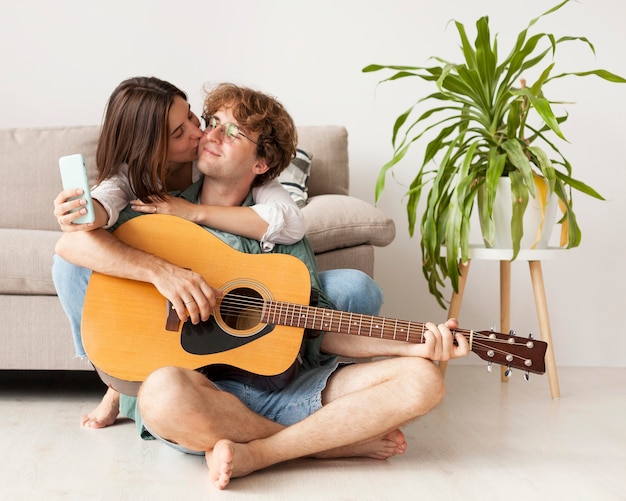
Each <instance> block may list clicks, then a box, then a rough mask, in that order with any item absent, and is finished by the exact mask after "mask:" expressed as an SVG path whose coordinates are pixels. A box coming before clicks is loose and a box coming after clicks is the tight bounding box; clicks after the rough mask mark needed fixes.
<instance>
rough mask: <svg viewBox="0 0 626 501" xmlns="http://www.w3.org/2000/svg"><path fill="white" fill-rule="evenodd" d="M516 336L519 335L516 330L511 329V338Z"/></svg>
mask: <svg viewBox="0 0 626 501" xmlns="http://www.w3.org/2000/svg"><path fill="white" fill-rule="evenodd" d="M516 334H517V332H515V330H514V329H511V330H510V331H509V336H515V335H516Z"/></svg>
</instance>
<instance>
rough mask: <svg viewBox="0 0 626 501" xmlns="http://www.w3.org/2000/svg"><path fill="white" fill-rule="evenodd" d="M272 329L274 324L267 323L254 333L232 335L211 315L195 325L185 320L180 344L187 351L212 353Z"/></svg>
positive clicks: (252, 338)
mask: <svg viewBox="0 0 626 501" xmlns="http://www.w3.org/2000/svg"><path fill="white" fill-rule="evenodd" d="M273 330H274V325H271V324H268V325H265V327H264V328H263V329H261V330H260V331H259V332H257V333H256V334H252V335H250V336H245V337H241V336H233V335H232V334H230V333H228V332H226V331H224V329H222V328H221V327H220V325H219V324H218V323H217V322H216V321H215V318H214V317H211V318H209V320H207V321H206V322H200V323H198V324H196V325H194V324H192V323H191V322H185V324H184V325H183V328H182V331H181V333H180V344H181V346H182V348H183V350H185V351H186V352H187V353H191V354H193V355H212V354H214V353H223V352H227V351H228V350H232V349H234V348H238V347H240V346H243V345H246V344H248V343H251V342H253V341H256V340H257V339H259V338H261V337H263V336H265V335H266V334H269V333H270V332H272V331H273Z"/></svg>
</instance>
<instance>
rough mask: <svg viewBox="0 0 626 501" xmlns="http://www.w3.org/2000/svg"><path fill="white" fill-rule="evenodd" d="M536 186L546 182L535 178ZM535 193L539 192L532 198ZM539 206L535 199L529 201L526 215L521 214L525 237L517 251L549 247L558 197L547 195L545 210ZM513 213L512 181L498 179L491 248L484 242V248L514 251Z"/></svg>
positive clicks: (541, 203) (537, 200) (541, 202)
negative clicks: (512, 234)
mask: <svg viewBox="0 0 626 501" xmlns="http://www.w3.org/2000/svg"><path fill="white" fill-rule="evenodd" d="M535 182H536V183H537V182H545V181H544V180H543V179H540V178H538V179H536V180H535ZM538 193H539V190H535V195H537V194H538ZM542 205H543V201H541V200H539V199H538V198H536V197H535V198H531V199H530V200H529V201H528V205H527V206H526V212H525V213H524V220H523V232H524V234H523V236H522V240H521V242H520V249H545V248H546V247H547V246H548V242H549V241H550V236H551V235H552V230H553V228H554V225H555V217H556V209H557V205H558V197H557V196H556V195H555V194H554V193H550V194H549V195H548V200H547V204H546V206H545V208H544V207H542ZM512 212H513V209H512V202H511V181H510V179H509V178H508V177H501V178H500V180H499V182H498V191H497V192H496V198H495V201H494V205H493V219H494V224H495V234H494V240H493V245H488V244H487V243H486V242H485V245H487V246H488V247H493V248H495V249H511V248H513V243H512V238H511V215H512Z"/></svg>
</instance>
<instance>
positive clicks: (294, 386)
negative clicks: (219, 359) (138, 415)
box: [144, 357, 339, 456]
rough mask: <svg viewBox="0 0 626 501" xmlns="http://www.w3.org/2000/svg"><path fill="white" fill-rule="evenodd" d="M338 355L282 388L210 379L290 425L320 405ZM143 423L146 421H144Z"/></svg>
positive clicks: (183, 449)
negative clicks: (265, 388)
mask: <svg viewBox="0 0 626 501" xmlns="http://www.w3.org/2000/svg"><path fill="white" fill-rule="evenodd" d="M338 367H339V362H338V361H337V357H333V358H330V359H329V360H327V361H326V362H325V363H324V364H323V365H322V366H321V367H316V368H315V369H310V370H305V371H300V373H299V374H298V375H297V376H296V378H295V379H294V380H293V381H292V382H291V383H289V384H288V385H287V386H286V387H285V388H283V389H282V390H275V391H267V390H259V389H257V388H255V387H254V386H250V385H248V384H244V383H241V382H239V381H235V380H229V379H226V380H221V381H211V382H212V383H213V384H214V385H215V386H216V387H217V388H218V389H220V390H222V391H227V392H228V393H231V394H233V395H235V396H236V397H237V398H239V400H241V401H242V402H243V403H244V404H245V405H246V407H248V409H250V410H251V411H253V412H255V413H257V414H260V415H261V416H264V417H266V418H268V419H271V420H272V421H276V422H277V423H280V424H282V425H285V426H290V425H292V424H294V423H297V422H298V421H301V420H303V419H304V418H306V417H308V416H310V415H311V414H313V413H314V412H315V411H317V410H319V409H321V407H322V391H323V390H324V388H326V383H327V382H328V378H329V377H330V376H331V375H332V374H333V372H335V371H336V370H337V368H338ZM144 426H145V424H144ZM146 429H147V430H148V431H149V432H150V434H151V435H152V436H153V437H154V438H156V439H157V440H161V441H162V442H164V443H166V444H167V445H169V446H170V447H173V448H174V449H176V450H178V451H180V452H184V453H186V454H196V455H202V456H203V455H204V451H194V450H191V449H187V448H186V447H182V446H180V445H178V444H175V443H173V442H169V441H168V440H165V439H164V438H161V437H159V436H158V435H157V434H155V433H153V432H152V431H150V429H148V428H147V427H146Z"/></svg>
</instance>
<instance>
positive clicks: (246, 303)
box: [219, 294, 525, 360]
mask: <svg viewBox="0 0 626 501" xmlns="http://www.w3.org/2000/svg"><path fill="white" fill-rule="evenodd" d="M264 309H267V310H268V316H272V317H273V318H274V320H276V318H278V319H279V321H280V319H281V317H284V318H285V320H287V317H289V316H292V317H293V316H295V315H298V316H299V315H300V313H301V312H311V311H313V312H317V311H318V310H320V309H321V310H324V309H323V308H316V307H312V306H307V305H299V304H290V303H282V302H276V301H271V300H265V299H263V298H256V297H252V296H245V295H239V294H228V295H226V296H225V297H224V298H223V299H222V301H221V303H220V307H219V310H220V312H221V313H222V314H227V315H237V316H239V317H241V318H243V319H248V320H257V321H260V320H261V316H262V314H263V311H264ZM283 309H284V310H285V311H282V310H283ZM295 309H299V313H297V314H296V313H295V312H294V311H293V310H295ZM289 310H292V311H291V312H290V311H289ZM330 311H331V318H330V320H329V321H328V322H327V324H330V325H331V328H332V324H333V318H332V317H333V316H335V315H336V313H337V312H336V311H335V310H330ZM290 313H291V315H290ZM338 313H340V314H342V315H345V316H350V318H351V319H353V318H354V317H356V318H357V319H359V327H360V330H363V327H365V329H364V330H368V328H369V330H370V332H371V331H372V329H374V326H376V330H375V332H376V333H378V332H380V334H381V335H382V337H387V338H390V337H391V338H399V339H405V340H406V341H408V342H421V337H422V333H423V328H424V324H422V323H420V322H414V321H408V320H396V319H384V318H383V317H375V316H371V315H362V314H359V313H350V312H341V311H340V312H338ZM317 320H318V322H319V323H320V330H323V329H322V327H324V325H323V322H324V320H327V319H323V318H320V319H317ZM340 321H341V319H340V320H339V322H340ZM312 322H313V323H315V319H314V320H313V321H312ZM291 323H294V322H293V321H292V322H290V324H291ZM411 324H414V325H415V327H412V326H411ZM381 325H382V328H380V331H378V328H379V326H381ZM297 326H299V324H297ZM398 327H400V328H401V331H402V334H401V335H400V336H398V335H397V334H398V333H397V331H398ZM411 330H413V332H411ZM455 332H458V333H460V334H462V335H463V336H465V337H466V338H467V339H469V337H472V343H473V346H474V347H478V348H481V349H483V350H485V351H488V350H490V349H491V350H494V353H498V354H500V355H511V356H513V357H514V358H516V359H519V360H525V358H524V357H522V356H520V355H516V354H513V353H510V352H509V351H508V350H503V349H501V348H498V347H495V346H493V345H496V344H501V345H503V346H523V345H524V343H518V342H514V343H510V342H509V341H508V340H503V339H499V338H490V337H489V336H488V335H485V334H482V333H480V332H476V331H469V330H463V329H457V330H456V331H455ZM369 337H379V336H371V335H370V336H369ZM416 337H419V338H420V341H417V340H415V338H416ZM513 339H514V338H513ZM480 340H488V341H489V342H490V343H491V344H490V345H486V344H484V343H481V342H480Z"/></svg>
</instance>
